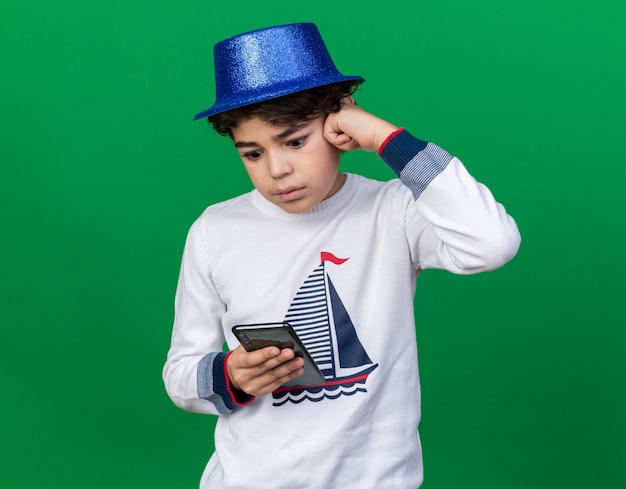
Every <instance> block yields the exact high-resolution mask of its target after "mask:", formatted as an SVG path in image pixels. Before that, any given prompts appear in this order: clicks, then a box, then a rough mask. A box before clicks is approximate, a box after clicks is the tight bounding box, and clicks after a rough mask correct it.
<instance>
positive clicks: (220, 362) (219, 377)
mask: <svg viewBox="0 0 626 489" xmlns="http://www.w3.org/2000/svg"><path fill="white" fill-rule="evenodd" d="M229 356H230V352H229V353H223V352H217V353H209V354H208V355H205V356H204V357H203V358H202V359H201V360H200V362H199V363H198V373H197V384H198V386H197V387H198V397H199V398H200V399H205V400H207V401H209V402H212V403H213V404H214V405H215V408H216V409H217V411H218V412H219V413H220V414H227V413H229V412H231V411H233V410H234V409H236V408H238V407H241V406H246V405H248V404H250V403H251V402H252V401H254V396H250V395H248V394H244V395H243V396H238V395H236V394H235V393H234V392H233V390H232V387H231V385H230V380H229V378H228V372H227V370H226V362H227V360H228V357H229Z"/></svg>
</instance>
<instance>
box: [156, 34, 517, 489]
mask: <svg viewBox="0 0 626 489" xmlns="http://www.w3.org/2000/svg"><path fill="white" fill-rule="evenodd" d="M215 68H216V93H217V97H216V103H215V104H214V105H213V106H212V107H211V108H210V109H208V110H206V111H204V112H201V113H200V114H198V115H197V116H196V119H202V118H208V119H209V121H210V122H211V123H212V124H213V127H214V128H215V129H216V130H217V131H218V132H219V133H220V134H223V135H227V136H229V137H230V138H231V139H232V140H233V142H234V145H235V148H236V149H237V151H238V152H239V155H240V157H241V159H242V161H243V165H244V167H245V169H246V171H247V173H248V175H249V177H250V179H251V181H252V183H253V185H254V187H255V189H254V190H253V191H252V192H250V193H248V194H245V195H242V196H239V197H237V198H234V199H231V200H228V201H226V202H222V203H219V204H216V205H213V206H210V207H209V208H208V209H206V211H205V212H204V213H203V214H202V216H201V217H200V218H199V219H198V220H197V221H196V222H195V223H194V224H193V226H192V227H191V229H190V231H189V235H188V238H187V242H186V245H185V251H184V256H183V263H182V267H181V275H180V279H179V284H178V289H177V295H176V314H175V321H174V329H173V334H172V344H171V348H170V351H169V353H168V358H167V362H166V364H165V367H164V372H163V376H164V381H165V385H166V389H167V392H168V394H169V395H170V397H171V398H172V400H173V401H174V402H175V403H176V404H177V405H178V406H179V407H181V408H183V409H186V410H189V411H194V412H201V413H208V414H217V415H219V419H218V423H217V426H216V430H215V447H216V451H215V453H214V454H213V456H212V457H211V459H210V460H209V463H208V465H207V467H206V469H205V471H204V473H203V475H202V479H201V487H202V488H212V489H213V488H246V489H250V488H289V489H294V488H307V489H314V488H315V489H318V488H319V489H329V488H341V489H346V488H358V489H363V488H376V489H385V488H388V489H400V488H411V489H415V488H417V487H419V486H420V485H421V483H422V479H423V471H422V459H421V447H420V442H419V436H418V433H417V426H418V423H419V418H420V389H419V379H418V364H417V348H416V339H415V323H414V310H413V298H414V292H415V283H416V279H417V276H418V274H419V272H420V271H421V270H423V269H426V268H439V269H445V270H449V271H451V272H453V273H459V274H469V273H476V272H481V271H487V270H493V269H495V268H498V267H500V266H502V265H504V264H505V263H506V262H507V261H509V260H510V259H512V257H513V256H514V255H515V253H516V252H517V248H518V246H519V239H520V238H519V233H518V231H517V227H516V225H515V222H514V221H513V219H512V218H511V217H510V216H508V215H507V214H506V212H505V210H504V208H503V207H502V206H501V205H500V204H498V203H497V202H496V201H495V200H494V198H493V197H492V195H491V193H490V192H489V190H488V189H487V188H486V187H484V186H483V185H481V184H479V183H478V182H476V181H475V180H474V179H473V178H472V177H471V176H470V175H469V174H468V173H467V171H466V170H465V168H464V166H463V165H462V163H461V162H460V161H459V160H458V159H457V158H454V157H452V156H450V155H449V154H448V153H447V152H445V151H444V150H443V149H441V148H439V147H437V146H435V145H434V144H432V143H426V142H424V141H421V140H419V139H417V138H415V137H414V136H412V135H411V134H410V133H408V132H407V131H405V130H403V129H400V128H398V127H396V126H395V125H393V124H391V123H389V122H387V121H384V120H382V119H380V118H378V117H376V116H374V115H372V114H369V113H368V112H366V111H365V110H363V109H361V108H360V107H358V106H357V105H356V104H355V102H354V99H353V97H352V93H353V91H354V89H355V87H356V86H357V85H358V84H360V83H362V82H363V81H364V80H363V79H362V78H361V77H359V76H352V77H350V76H343V75H341V74H340V73H339V72H338V71H337V70H336V68H335V66H334V64H333V62H332V60H331V59H330V56H329V55H328V52H327V50H326V47H325V46H324V43H323V41H322V39H321V37H320V36H319V32H318V31H317V28H316V27H315V26H314V25H313V24H291V25H284V26H278V27H272V28H267V29H261V30H258V31H253V32H249V33H245V34H241V35H240V36H235V37H233V38H229V39H227V40H225V41H222V42H221V43H218V44H217V45H216V46H215ZM355 149H363V150H366V151H372V152H373V151H376V152H377V153H378V155H379V156H380V158H381V159H382V160H383V161H384V162H385V163H387V164H388V165H389V166H390V167H391V168H392V169H393V170H394V171H395V172H396V174H397V175H398V177H399V178H398V179H395V180H392V181H389V182H378V181H374V180H371V179H367V178H364V177H362V176H358V175H354V174H347V175H346V174H343V173H341V172H339V169H338V167H339V159H340V154H341V152H343V151H349V150H355ZM281 321H287V322H289V323H290V324H291V325H292V326H293V327H294V329H295V330H296V331H297V333H298V335H299V336H300V338H301V339H302V341H303V343H304V344H305V346H306V347H307V349H309V350H310V352H311V354H312V356H313V357H314V360H315V362H316V363H317V365H318V366H319V367H320V369H321V370H322V372H323V374H324V378H325V381H324V383H323V384H322V385H314V386H285V385H284V384H285V382H287V381H289V380H291V379H296V378H297V377H298V376H300V375H301V374H302V366H303V361H302V359H301V358H299V357H297V356H295V354H294V351H293V350H292V349H290V348H285V349H282V350H280V349H279V348H277V347H275V346H270V347H266V348H263V349H260V350H257V351H253V352H246V351H245V350H244V349H243V348H242V346H240V345H239V344H238V342H237V341H236V339H235V337H234V335H233V334H232V332H231V328H232V327H233V326H234V325H237V324H250V323H261V322H281ZM224 342H226V343H227V345H228V348H227V349H228V351H223V350H222V345H223V343H224Z"/></svg>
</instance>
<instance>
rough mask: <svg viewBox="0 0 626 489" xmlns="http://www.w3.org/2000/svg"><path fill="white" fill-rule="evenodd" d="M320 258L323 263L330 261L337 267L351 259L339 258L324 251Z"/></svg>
mask: <svg viewBox="0 0 626 489" xmlns="http://www.w3.org/2000/svg"><path fill="white" fill-rule="evenodd" d="M320 256H321V259H322V263H324V262H325V261H329V262H331V263H334V264H335V265H341V264H342V263H344V262H346V261H348V260H349V258H337V257H336V256H335V255H333V254H332V253H329V252H328V251H322V252H321V253H320Z"/></svg>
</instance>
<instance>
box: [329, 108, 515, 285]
mask: <svg viewBox="0 0 626 489" xmlns="http://www.w3.org/2000/svg"><path fill="white" fill-rule="evenodd" d="M325 134H326V138H327V139H328V140H329V141H330V142H331V143H332V144H335V145H336V146H337V147H339V148H341V149H343V150H350V149H359V148H363V149H365V150H367V151H377V153H378V155H379V156H380V157H381V158H382V159H383V160H384V161H385V162H386V163H387V164H388V165H389V166H390V167H391V169H392V170H393V171H394V172H395V173H396V174H397V175H398V177H399V178H400V180H401V181H402V183H404V185H405V186H407V187H408V188H409V189H410V190H411V192H412V194H413V199H412V200H413V201H414V202H413V203H409V204H408V206H407V209H406V211H405V212H406V217H405V219H406V230H407V231H406V232H407V234H408V240H409V243H411V246H412V250H413V260H414V264H415V266H416V267H417V268H442V269H446V270H449V271H451V272H454V273H461V274H469V273H477V272H482V271H487V270H493V269H496V268H498V267H500V266H502V265H504V264H505V263H506V262H508V261H509V260H511V259H512V258H513V256H515V254H516V252H517V249H518V247H519V243H520V236H519V232H518V229H517V225H516V224H515V221H514V220H513V219H512V218H511V217H510V216H509V215H508V214H507V213H506V211H505V209H504V207H503V206H502V205H501V204H499V203H497V202H496V201H495V199H494V197H493V196H492V194H491V192H490V191H489V189H488V188H487V187H485V186H484V185H482V184H480V183H479V182H477V181H476V180H475V179H474V178H473V177H472V176H471V175H470V174H469V173H468V172H467V170H466V169H465V167H464V166H463V164H462V163H461V162H460V161H459V160H458V159H457V158H454V157H452V156H451V155H449V154H448V153H447V152H446V151H445V150H443V149H441V148H439V147H438V146H436V145H434V144H432V143H428V142H426V141H421V140H419V139H417V138H415V137H414V136H412V135H411V134H410V133H408V132H407V131H405V130H403V129H398V128H397V127H396V126H394V125H392V124H390V123H388V122H386V121H384V120H382V119H380V118H378V117H376V116H374V115H372V114H369V113H367V112H365V111H364V110H362V109H361V108H359V107H357V106H356V105H354V101H353V99H352V98H351V97H349V98H347V99H346V100H345V105H344V107H343V108H342V110H341V111H339V112H338V113H336V114H330V115H329V116H328V118H327V120H326V127H325Z"/></svg>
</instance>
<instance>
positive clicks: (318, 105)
mask: <svg viewBox="0 0 626 489" xmlns="http://www.w3.org/2000/svg"><path fill="white" fill-rule="evenodd" d="M358 85H359V82H357V83H355V82H354V81H347V82H340V83H333V84H330V85H324V86H321V87H315V88H309V89H308V90H303V91H301V92H296V93H291V94H289V95H284V96H282V97H277V98H274V99H269V100H264V101H262V102H257V103H255V104H251V105H245V106H243V107H238V108H236V109H232V110H228V111H226V112H221V113H219V114H215V115H213V116H211V117H209V118H208V121H209V124H212V125H213V128H214V129H215V130H216V131H217V132H218V134H221V135H222V136H229V137H230V138H232V129H233V128H235V127H237V125H238V124H239V123H240V122H243V121H246V120H248V119H251V118H253V117H258V118H259V119H261V120H263V121H266V122H268V123H270V124H272V125H275V126H289V125H293V124H297V123H300V122H302V121H307V120H312V119H315V118H316V117H318V116H320V115H325V114H330V113H333V112H339V110H340V109H341V99H343V98H344V97H347V96H348V95H352V94H353V93H354V92H355V91H356V89H357V87H358Z"/></svg>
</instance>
